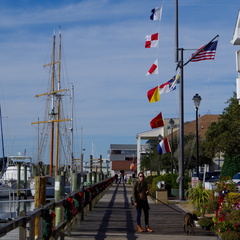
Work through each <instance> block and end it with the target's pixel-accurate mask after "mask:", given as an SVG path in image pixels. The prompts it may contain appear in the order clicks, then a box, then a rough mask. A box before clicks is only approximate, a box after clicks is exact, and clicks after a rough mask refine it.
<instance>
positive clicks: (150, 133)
mask: <svg viewBox="0 0 240 240" xmlns="http://www.w3.org/2000/svg"><path fill="white" fill-rule="evenodd" d="M159 134H161V135H162V136H164V127H160V128H154V129H153V130H150V131H147V132H142V133H138V134H137V136H136V138H138V137H140V138H141V139H156V138H157V137H158V135H159Z"/></svg>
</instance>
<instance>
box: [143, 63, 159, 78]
mask: <svg viewBox="0 0 240 240" xmlns="http://www.w3.org/2000/svg"><path fill="white" fill-rule="evenodd" d="M151 74H158V60H157V59H156V60H155V62H154V63H153V65H152V66H151V67H150V69H149V70H148V72H147V74H146V76H148V75H151Z"/></svg>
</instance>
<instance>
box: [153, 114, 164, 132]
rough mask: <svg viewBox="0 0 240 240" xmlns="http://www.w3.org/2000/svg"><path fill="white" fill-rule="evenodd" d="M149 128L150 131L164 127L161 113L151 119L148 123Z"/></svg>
mask: <svg viewBox="0 0 240 240" xmlns="http://www.w3.org/2000/svg"><path fill="white" fill-rule="evenodd" d="M150 126H151V128H152V129H153V128H159V127H164V120H163V117H162V113H161V112H160V113H159V114H158V115H157V116H156V117H155V118H153V119H152V121H151V122H150Z"/></svg>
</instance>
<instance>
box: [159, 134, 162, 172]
mask: <svg viewBox="0 0 240 240" xmlns="http://www.w3.org/2000/svg"><path fill="white" fill-rule="evenodd" d="M162 140H163V136H162V135H161V134H159V135H158V144H160V142H161V141H162ZM160 161H161V155H160V154H159V157H158V172H159V174H160Z"/></svg>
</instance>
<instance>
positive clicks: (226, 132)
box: [205, 93, 240, 175]
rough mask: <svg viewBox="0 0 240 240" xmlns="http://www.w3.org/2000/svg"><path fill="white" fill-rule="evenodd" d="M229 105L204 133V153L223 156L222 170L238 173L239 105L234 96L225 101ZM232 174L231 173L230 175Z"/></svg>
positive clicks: (239, 156)
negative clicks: (231, 170) (224, 160)
mask: <svg viewBox="0 0 240 240" xmlns="http://www.w3.org/2000/svg"><path fill="white" fill-rule="evenodd" d="M227 104H229V105H228V106H227V107H226V108H225V109H224V111H223V113H222V115H220V118H219V120H218V122H217V123H212V124H211V125H210V126H209V128H208V130H207V132H206V144H205V146H206V151H207V154H208V156H212V157H213V156H216V155H219V154H220V153H223V154H224V157H225V159H226V160H227V161H226V162H224V165H223V173H224V169H226V173H227V172H228V171H227V169H230V168H231V169H235V172H238V171H240V166H238V165H239V164H238V162H239V161H238V160H239V159H240V144H239V142H240V121H239V116H240V105H239V103H238V100H237V99H236V94H235V93H234V95H233V97H232V98H230V99H229V100H228V101H227ZM232 174H234V173H231V175H232Z"/></svg>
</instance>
